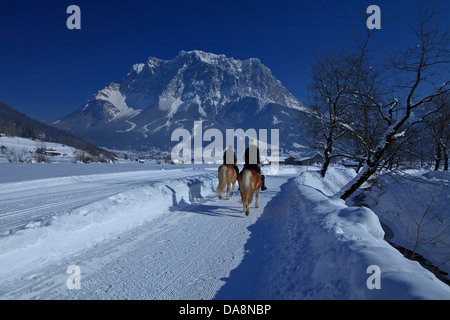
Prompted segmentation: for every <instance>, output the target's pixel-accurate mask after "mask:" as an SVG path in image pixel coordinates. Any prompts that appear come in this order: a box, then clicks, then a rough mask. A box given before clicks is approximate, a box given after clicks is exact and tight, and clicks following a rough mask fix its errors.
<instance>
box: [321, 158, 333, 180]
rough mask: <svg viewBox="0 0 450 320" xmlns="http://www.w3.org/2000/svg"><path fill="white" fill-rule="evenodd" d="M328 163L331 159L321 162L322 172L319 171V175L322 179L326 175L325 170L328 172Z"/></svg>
mask: <svg viewBox="0 0 450 320" xmlns="http://www.w3.org/2000/svg"><path fill="white" fill-rule="evenodd" d="M330 162H331V158H328V159H326V160H325V161H324V162H323V165H322V170H320V175H321V176H322V178H325V175H326V174H327V170H328V166H329V165H330Z"/></svg>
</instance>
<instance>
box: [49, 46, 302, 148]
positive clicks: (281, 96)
mask: <svg viewBox="0 0 450 320" xmlns="http://www.w3.org/2000/svg"><path fill="white" fill-rule="evenodd" d="M304 110H305V109H304V108H303V106H302V104H301V103H300V102H299V101H298V100H297V99H296V98H295V97H294V96H293V95H292V94H291V93H290V92H289V91H288V90H286V88H284V87H283V85H282V84H281V82H280V81H278V80H277V79H276V78H275V77H274V76H273V75H272V73H271V71H270V70H269V69H268V68H267V67H266V66H264V65H263V64H262V63H261V61H260V60H259V59H255V58H252V59H248V60H244V61H241V60H237V59H233V58H227V57H226V56H225V55H216V54H212V53H205V52H202V51H190V52H186V51H181V52H180V53H179V54H178V55H177V56H176V57H175V58H174V59H173V60H160V59H157V58H153V57H151V58H149V59H148V60H147V62H146V63H138V64H135V65H134V66H133V67H132V69H131V71H130V72H129V73H128V74H127V75H126V76H125V77H124V78H123V79H122V80H121V81H119V82H118V83H111V84H110V85H109V86H108V87H106V88H104V89H102V90H100V91H99V92H98V93H97V94H95V96H94V97H93V98H92V99H90V100H89V101H87V102H86V103H85V104H84V105H82V106H81V107H80V108H79V109H78V110H77V111H75V112H74V113H72V114H70V115H68V116H66V117H64V118H62V119H59V120H57V121H54V122H53V123H52V125H54V126H56V127H58V128H64V130H66V131H69V132H71V133H74V134H76V135H78V136H80V137H83V138H85V139H87V140H90V141H92V142H94V143H96V144H97V145H101V146H106V147H110V148H112V147H115V148H135V149H145V147H155V148H159V149H161V150H170V149H171V148H173V146H174V145H175V143H174V142H172V141H171V134H172V132H173V131H174V130H176V129H179V128H185V129H187V130H189V131H190V132H192V129H193V126H194V121H199V120H202V121H203V130H206V128H211V127H213V128H216V129H219V130H223V135H224V137H225V129H238V128H241V129H244V130H247V129H249V128H254V129H269V133H270V129H279V130H280V145H281V147H282V148H284V149H287V150H290V149H295V147H294V146H295V145H297V144H296V142H298V136H299V135H300V132H299V130H298V125H297V123H296V121H295V120H296V119H297V118H298V116H299V113H301V112H302V111H304ZM269 140H270V136H269Z"/></svg>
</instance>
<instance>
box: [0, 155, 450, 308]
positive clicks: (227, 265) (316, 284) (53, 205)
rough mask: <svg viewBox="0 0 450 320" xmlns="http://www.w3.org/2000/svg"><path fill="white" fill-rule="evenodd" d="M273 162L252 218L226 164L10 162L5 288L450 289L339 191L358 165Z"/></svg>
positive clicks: (126, 291)
mask: <svg viewBox="0 0 450 320" xmlns="http://www.w3.org/2000/svg"><path fill="white" fill-rule="evenodd" d="M266 170H267V173H268V174H269V175H268V177H267V185H268V187H269V189H268V190H267V191H265V192H262V193H261V195H260V208H259V209H255V208H254V206H252V209H251V212H250V215H249V216H248V217H246V216H245V215H244V214H243V213H242V205H241V204H240V203H238V198H239V196H238V195H239V194H238V192H236V193H235V196H234V197H233V198H232V199H231V200H229V201H226V200H219V199H218V198H217V196H216V195H215V193H214V190H215V187H216V185H217V166H206V165H205V166H194V165H192V166H168V165H166V166H165V170H161V167H160V165H156V164H148V163H144V164H139V163H132V162H125V163H121V164H105V165H94V164H89V165H85V164H75V163H60V164H57V163H54V164H37V163H36V164H10V163H1V164H0V179H1V180H0V203H1V205H0V298H1V299H450V289H449V287H448V286H447V285H445V284H444V283H442V282H441V281H439V280H437V278H436V277H435V276H434V275H433V274H431V273H430V272H428V271H427V270H425V269H423V268H422V267H421V266H420V265H419V264H418V263H417V262H412V261H409V260H406V259H405V258H403V256H402V255H401V254H400V253H399V252H398V251H397V250H395V249H394V248H392V247H391V246H390V245H389V244H388V243H387V242H386V241H384V240H383V235H384V232H383V230H382V229H381V226H380V222H379V220H378V217H377V216H376V215H375V214H374V213H373V212H372V211H371V210H369V209H366V208H359V207H347V206H346V205H345V204H344V203H343V202H342V201H341V200H339V199H335V198H334V197H333V194H334V193H336V192H337V191H338V190H339V188H340V187H341V186H343V185H344V184H345V183H346V182H347V181H348V180H349V179H350V178H351V177H353V175H354V172H352V170H351V169H344V168H337V167H333V168H331V169H330V171H329V174H328V177H327V180H325V181H323V180H321V178H320V177H319V174H318V171H317V170H318V169H317V168H311V167H310V168H309V171H306V168H304V167H288V166H286V167H284V166H283V167H280V170H270V168H269V169H266ZM72 265H75V266H77V268H78V270H79V271H80V274H79V275H80V277H79V278H78V280H79V282H78V283H79V285H80V288H79V289H70V287H71V286H70V283H71V282H70V281H72V280H73V277H74V275H75V274H68V273H66V272H67V269H68V267H69V266H72ZM371 266H376V267H378V270H379V273H378V275H377V274H376V273H375V274H374V275H372V273H373V271H371V272H369V273H368V270H369V271H370V270H372V269H370V267H371ZM368 268H369V269H368ZM374 276H375V278H373V277H374ZM377 276H378V278H377ZM371 277H372V278H371ZM368 279H369V280H368ZM373 279H375V280H373ZM377 279H378V280H380V282H379V283H380V289H369V288H368V285H367V283H368V282H369V287H370V283H372V281H373V283H377ZM68 282H70V283H69V285H68ZM75 282H76V281H75Z"/></svg>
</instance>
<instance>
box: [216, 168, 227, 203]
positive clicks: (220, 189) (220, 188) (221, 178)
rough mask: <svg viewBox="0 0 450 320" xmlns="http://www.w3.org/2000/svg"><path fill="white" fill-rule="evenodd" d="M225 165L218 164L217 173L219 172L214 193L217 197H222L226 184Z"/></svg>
mask: <svg viewBox="0 0 450 320" xmlns="http://www.w3.org/2000/svg"><path fill="white" fill-rule="evenodd" d="M227 170H228V168H227V166H220V167H219V170H218V174H219V185H218V186H217V189H216V193H217V195H218V196H219V199H221V198H222V192H223V190H224V189H225V187H226V186H227V180H228V177H227Z"/></svg>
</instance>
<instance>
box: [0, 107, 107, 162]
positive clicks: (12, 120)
mask: <svg viewBox="0 0 450 320" xmlns="http://www.w3.org/2000/svg"><path fill="white" fill-rule="evenodd" d="M0 133H3V134H6V135H7V136H10V137H21V138H26V139H33V140H39V141H42V142H43V143H45V142H50V143H58V144H62V145H66V146H69V147H72V148H75V149H78V150H82V151H84V152H86V153H87V154H90V155H95V156H101V157H102V158H104V159H113V158H114V155H113V154H112V153H111V152H109V151H106V150H104V149H101V148H98V147H96V146H95V145H94V144H92V143H89V142H87V141H84V140H82V139H80V138H77V137H76V136H74V135H72V134H70V133H67V132H65V131H63V130H60V129H57V128H54V127H52V126H49V125H47V124H45V123H42V122H40V121H37V120H34V119H32V118H30V117H28V116H27V115H25V114H23V113H20V112H19V111H17V110H15V109H13V108H11V107H10V106H8V105H6V104H4V103H2V102H0Z"/></svg>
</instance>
